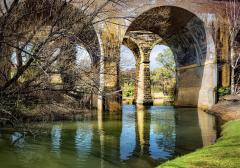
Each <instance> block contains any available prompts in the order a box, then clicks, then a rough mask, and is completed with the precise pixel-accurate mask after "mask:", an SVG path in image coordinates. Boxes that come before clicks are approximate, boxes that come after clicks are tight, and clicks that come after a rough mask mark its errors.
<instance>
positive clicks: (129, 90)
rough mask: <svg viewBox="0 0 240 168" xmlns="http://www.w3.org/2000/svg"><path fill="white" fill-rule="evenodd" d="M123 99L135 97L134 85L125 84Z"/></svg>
mask: <svg viewBox="0 0 240 168" xmlns="http://www.w3.org/2000/svg"><path fill="white" fill-rule="evenodd" d="M122 90H123V97H133V96H134V85H133V84H132V83H130V84H129V83H124V85H123V87H122Z"/></svg>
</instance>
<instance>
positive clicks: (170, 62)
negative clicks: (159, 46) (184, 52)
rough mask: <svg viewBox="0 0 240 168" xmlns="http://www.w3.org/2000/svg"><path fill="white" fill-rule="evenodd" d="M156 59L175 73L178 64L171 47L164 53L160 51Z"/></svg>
mask: <svg viewBox="0 0 240 168" xmlns="http://www.w3.org/2000/svg"><path fill="white" fill-rule="evenodd" d="M156 61H157V63H158V64H159V65H160V66H161V67H164V68H166V69H168V70H169V71H171V72H172V73H174V74H175V68H176V64H175V60H174V55H173V53H172V51H171V49H169V48H168V49H165V50H164V51H163V52H162V53H159V54H158V55H157V57H156Z"/></svg>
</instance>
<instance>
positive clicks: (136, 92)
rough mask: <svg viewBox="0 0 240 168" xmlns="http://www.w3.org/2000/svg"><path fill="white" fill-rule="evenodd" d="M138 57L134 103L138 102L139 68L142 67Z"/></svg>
mask: <svg viewBox="0 0 240 168" xmlns="http://www.w3.org/2000/svg"><path fill="white" fill-rule="evenodd" d="M135 58H136V70H135V84H134V85H135V86H134V100H133V103H134V104H136V102H137V96H138V81H139V68H140V60H139V59H137V57H135Z"/></svg>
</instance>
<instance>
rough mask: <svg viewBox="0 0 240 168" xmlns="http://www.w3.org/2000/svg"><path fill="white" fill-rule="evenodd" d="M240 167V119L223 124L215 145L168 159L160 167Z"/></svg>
mask: <svg viewBox="0 0 240 168" xmlns="http://www.w3.org/2000/svg"><path fill="white" fill-rule="evenodd" d="M198 167H201V168H238V167H240V120H236V121H229V122H228V123H226V124H225V125H224V126H223V132H222V137H221V138H220V139H218V141H217V143H215V144H214V145H211V146H208V147H205V148H203V149H199V150H197V151H196V152H193V153H190V154H187V155H185V156H182V157H179V158H176V159H175V160H172V161H168V162H166V163H164V164H162V165H160V166H159V168H198Z"/></svg>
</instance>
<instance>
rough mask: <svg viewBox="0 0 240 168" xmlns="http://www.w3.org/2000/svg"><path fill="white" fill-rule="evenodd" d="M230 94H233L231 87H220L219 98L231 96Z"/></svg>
mask: <svg viewBox="0 0 240 168" xmlns="http://www.w3.org/2000/svg"><path fill="white" fill-rule="evenodd" d="M230 93H231V88H230V87H220V88H219V89H218V96H219V97H222V96H225V95H229V94H230Z"/></svg>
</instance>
